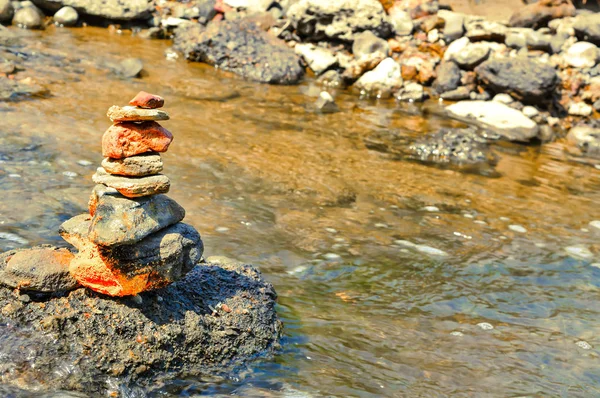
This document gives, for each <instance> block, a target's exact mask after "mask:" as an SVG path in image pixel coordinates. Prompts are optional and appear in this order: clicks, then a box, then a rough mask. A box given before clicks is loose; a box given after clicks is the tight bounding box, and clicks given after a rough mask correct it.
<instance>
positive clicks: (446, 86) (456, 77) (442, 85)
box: [433, 61, 460, 94]
mask: <svg viewBox="0 0 600 398" xmlns="http://www.w3.org/2000/svg"><path fill="white" fill-rule="evenodd" d="M459 85H460V68H459V67H458V65H456V64H455V63H454V62H452V61H447V62H444V63H442V64H441V65H440V66H439V68H437V79H435V82H433V88H434V89H435V91H437V92H438V93H440V94H441V93H445V92H447V91H452V90H456V89H457V88H458V86H459Z"/></svg>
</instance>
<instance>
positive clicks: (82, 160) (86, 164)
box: [77, 159, 92, 166]
mask: <svg viewBox="0 0 600 398" xmlns="http://www.w3.org/2000/svg"><path fill="white" fill-rule="evenodd" d="M77 164H78V165H80V166H91V165H92V162H90V161H89V160H84V159H81V160H78V161H77Z"/></svg>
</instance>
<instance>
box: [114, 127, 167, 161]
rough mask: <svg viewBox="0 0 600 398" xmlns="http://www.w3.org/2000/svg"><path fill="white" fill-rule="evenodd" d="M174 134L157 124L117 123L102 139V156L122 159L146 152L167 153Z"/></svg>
mask: <svg viewBox="0 0 600 398" xmlns="http://www.w3.org/2000/svg"><path fill="white" fill-rule="evenodd" d="M172 141H173V134H171V132H170V131H169V130H167V129H165V128H164V127H162V126H161V125H160V124H158V123H156V122H144V123H139V124H138V123H133V122H124V123H116V124H114V125H112V126H110V127H109V128H108V130H106V132H105V133H104V136H103V137H102V155H103V156H105V157H109V158H113V159H122V158H127V157H130V156H135V155H139V154H142V153H146V152H166V151H167V149H169V145H170V144H171V142H172Z"/></svg>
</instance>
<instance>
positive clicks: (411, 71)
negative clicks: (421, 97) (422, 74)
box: [401, 64, 418, 80]
mask: <svg viewBox="0 0 600 398" xmlns="http://www.w3.org/2000/svg"><path fill="white" fill-rule="evenodd" d="M401 73H402V79H404V80H413V79H414V78H415V77H417V73H418V71H417V67H416V66H414V65H405V64H403V65H402V66H401Z"/></svg>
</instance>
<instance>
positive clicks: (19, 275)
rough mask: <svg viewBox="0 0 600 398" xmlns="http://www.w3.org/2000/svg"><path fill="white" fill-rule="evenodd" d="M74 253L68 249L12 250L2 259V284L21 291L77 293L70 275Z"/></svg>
mask: <svg viewBox="0 0 600 398" xmlns="http://www.w3.org/2000/svg"><path fill="white" fill-rule="evenodd" d="M73 257H74V256H73V253H71V252H70V251H69V250H67V249H64V248H62V249H59V248H57V247H52V246H39V247H33V248H31V249H21V250H11V251H8V252H5V253H2V254H1V255H0V283H1V284H2V285H4V286H8V287H11V288H16V289H20V290H32V291H36V292H43V293H52V292H59V291H67V290H72V289H75V288H76V287H77V286H78V285H79V284H78V283H77V281H76V280H75V279H74V278H73V277H72V276H71V275H70V274H69V264H70V262H71V260H72V259H73Z"/></svg>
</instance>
